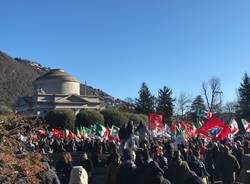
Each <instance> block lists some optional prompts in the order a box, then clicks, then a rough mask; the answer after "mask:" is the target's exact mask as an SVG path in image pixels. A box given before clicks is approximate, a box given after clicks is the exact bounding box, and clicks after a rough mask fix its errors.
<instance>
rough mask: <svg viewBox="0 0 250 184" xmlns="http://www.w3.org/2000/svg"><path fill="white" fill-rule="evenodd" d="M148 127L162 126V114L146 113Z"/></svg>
mask: <svg viewBox="0 0 250 184" xmlns="http://www.w3.org/2000/svg"><path fill="white" fill-rule="evenodd" d="M148 121H149V122H148V127H149V128H150V129H157V128H161V129H162V128H163V127H164V126H163V123H162V115H159V114H149V115H148Z"/></svg>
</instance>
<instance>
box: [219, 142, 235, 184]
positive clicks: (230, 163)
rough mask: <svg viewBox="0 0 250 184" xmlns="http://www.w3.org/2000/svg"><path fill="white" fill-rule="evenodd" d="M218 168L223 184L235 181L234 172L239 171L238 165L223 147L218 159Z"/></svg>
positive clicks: (225, 147) (227, 149) (226, 148)
mask: <svg viewBox="0 0 250 184" xmlns="http://www.w3.org/2000/svg"><path fill="white" fill-rule="evenodd" d="M218 168H219V171H220V173H221V177H222V181H223V184H232V183H233V182H234V181H235V172H238V171H239V170H240V165H239V163H238V161H237V159H236V158H235V156H233V155H232V154H231V153H229V148H228V147H227V146H224V148H223V154H222V155H220V156H219V157H218Z"/></svg>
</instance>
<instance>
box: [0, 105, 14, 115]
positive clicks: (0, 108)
mask: <svg viewBox="0 0 250 184" xmlns="http://www.w3.org/2000/svg"><path fill="white" fill-rule="evenodd" d="M11 112H12V110H11V109H10V108H8V107H7V106H6V105H0V115H7V114H10V113H11Z"/></svg>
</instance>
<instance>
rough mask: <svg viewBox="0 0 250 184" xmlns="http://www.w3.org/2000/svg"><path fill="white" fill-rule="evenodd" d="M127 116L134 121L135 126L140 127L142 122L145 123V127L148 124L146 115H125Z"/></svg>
mask: <svg viewBox="0 0 250 184" xmlns="http://www.w3.org/2000/svg"><path fill="white" fill-rule="evenodd" d="M124 114H125V116H126V117H127V118H128V119H129V120H132V121H133V123H134V125H135V126H138V125H139V124H140V122H142V123H144V124H145V125H146V124H147V122H148V118H147V116H146V115H144V114H136V113H128V112H126V113H124Z"/></svg>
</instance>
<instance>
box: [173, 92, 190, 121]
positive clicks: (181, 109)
mask: <svg viewBox="0 0 250 184" xmlns="http://www.w3.org/2000/svg"><path fill="white" fill-rule="evenodd" d="M191 102H192V97H191V96H190V95H188V94H187V93H185V92H183V91H182V92H181V93H180V95H179V97H178V99H177V104H176V105H177V111H178V112H177V113H178V114H179V113H180V114H181V117H182V118H183V116H184V114H185V112H186V111H187V110H188V109H189V108H190V103H191Z"/></svg>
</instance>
